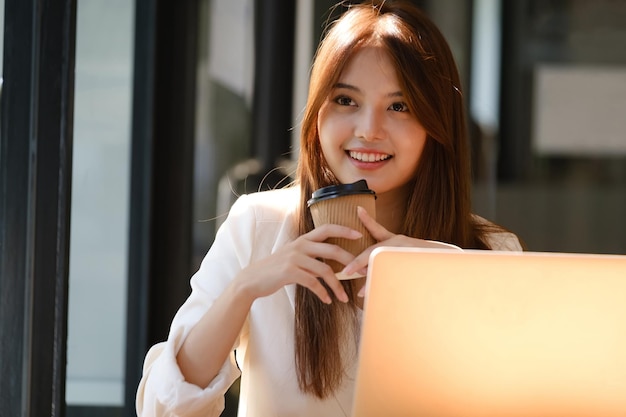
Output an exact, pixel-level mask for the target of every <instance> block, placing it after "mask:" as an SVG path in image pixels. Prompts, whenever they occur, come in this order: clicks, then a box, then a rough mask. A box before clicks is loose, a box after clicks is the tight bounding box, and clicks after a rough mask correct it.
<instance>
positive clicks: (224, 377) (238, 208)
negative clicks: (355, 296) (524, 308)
mask: <svg viewBox="0 0 626 417" xmlns="http://www.w3.org/2000/svg"><path fill="white" fill-rule="evenodd" d="M299 198H300V195H299V188H297V187H292V188H285V189H280V190H272V191H264V192H258V193H253V194H249V195H242V196H241V197H239V198H238V199H237V201H236V202H235V204H234V205H233V206H232V208H231V210H230V213H229V215H228V218H227V219H226V221H225V222H224V223H223V224H222V226H221V227H220V228H219V230H218V232H217V235H216V238H215V241H214V243H213V245H212V247H211V249H210V250H209V252H208V253H207V255H206V257H205V258H204V260H203V261H202V264H201V266H200V268H199V270H198V271H197V272H196V273H195V274H194V276H193V277H192V278H191V288H192V292H191V295H190V296H189V298H188V299H187V300H186V301H185V303H184V304H183V305H182V306H181V308H180V309H179V310H178V312H177V313H176V316H175V317H174V319H173V321H172V325H171V328H170V333H169V336H168V339H167V341H165V342H161V343H158V344H156V345H154V346H153V347H152V348H151V349H150V350H149V352H148V353H147V355H146V359H145V363H144V371H143V377H142V379H141V382H140V384H139V388H138V391H137V399H136V406H137V415H138V417H148V416H150V417H157V416H158V417H161V416H181V417H182V416H185V417H196V416H198V417H199V416H202V417H213V416H215V417H217V416H219V415H220V414H221V412H222V411H223V409H224V394H225V393H226V391H227V390H228V388H229V387H230V386H231V385H232V383H233V382H234V381H235V380H236V379H237V378H238V377H239V376H240V371H239V369H242V370H243V372H242V373H241V382H240V397H239V413H238V415H239V416H240V417H270V416H276V417H279V416H280V417H287V416H298V417H319V416H349V415H350V412H351V409H352V396H353V390H354V376H355V374H356V355H354V356H355V360H354V361H353V363H352V364H350V365H349V369H347V373H346V377H345V378H344V381H343V385H342V387H341V389H339V390H338V391H337V392H336V393H335V394H334V395H333V396H332V397H331V398H327V399H324V400H320V399H318V398H316V397H314V396H311V395H308V394H304V393H302V392H301V391H300V389H299V387H298V382H297V378H296V373H295V366H294V364H295V359H294V344H293V343H294V341H293V339H294V334H293V329H294V312H295V309H294V300H295V285H288V286H286V287H284V288H283V289H282V290H280V291H277V292H276V293H274V294H272V295H270V296H267V297H264V298H260V299H257V300H256V301H255V302H254V303H253V305H252V308H251V310H250V313H249V315H248V318H247V321H246V323H245V324H244V327H243V329H242V331H241V333H240V335H239V338H238V340H237V342H236V343H235V346H234V347H233V348H234V349H233V350H234V353H233V354H232V355H231V356H230V358H229V359H228V360H227V361H226V362H225V363H224V365H223V366H222V369H221V370H220V372H219V374H218V375H217V376H216V377H215V378H214V380H213V381H212V382H211V383H210V384H209V386H208V387H206V388H204V389H202V388H200V387H198V386H196V385H193V384H190V383H187V382H185V379H184V377H183V375H182V373H181V371H180V369H179V367H178V364H177V362H176V354H177V353H178V350H179V349H180V347H181V346H182V344H183V341H184V340H185V338H186V337H187V335H188V334H189V332H190V330H191V328H192V327H193V326H194V325H195V324H196V323H197V322H198V321H199V320H200V318H201V317H202V315H203V314H204V313H205V312H206V311H207V310H208V309H209V307H210V306H211V304H212V303H213V302H214V301H215V299H216V298H217V297H218V296H219V295H220V294H221V293H222V291H223V290H224V289H225V288H226V287H227V286H228V284H229V282H230V281H231V280H232V279H233V278H234V277H235V276H236V275H237V273H238V272H239V271H240V270H241V269H242V268H244V267H246V266H247V265H248V264H250V263H251V262H254V261H257V260H260V259H263V258H266V257H267V256H269V255H270V254H272V253H274V252H275V251H276V250H277V249H278V248H280V247H281V246H283V245H285V244H286V243H288V242H290V241H292V240H294V239H295V238H296V237H297V228H296V227H297V225H296V221H295V210H296V207H297V205H298V203H299V201H300V200H299ZM489 243H490V245H491V247H492V248H493V249H495V250H522V248H521V245H520V243H519V240H518V239H517V237H516V236H515V235H514V234H512V233H495V234H492V235H491V236H490V237H489ZM207 354H210V352H207Z"/></svg>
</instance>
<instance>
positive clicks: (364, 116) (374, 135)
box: [354, 108, 384, 140]
mask: <svg viewBox="0 0 626 417" xmlns="http://www.w3.org/2000/svg"><path fill="white" fill-rule="evenodd" d="M383 117H384V116H383V115H381V114H380V113H379V112H377V111H375V110H373V109H367V108H365V109H363V110H362V111H360V112H359V115H358V117H357V120H356V126H355V131H354V134H355V136H356V137H358V138H363V139H365V140H376V139H382V138H383V136H384V126H383V125H384V123H383Z"/></svg>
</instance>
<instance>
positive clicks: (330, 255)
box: [238, 224, 362, 304]
mask: <svg viewBox="0 0 626 417" xmlns="http://www.w3.org/2000/svg"><path fill="white" fill-rule="evenodd" d="M331 237H333V238H345V239H359V238H361V237H362V235H361V233H359V232H357V231H356V230H353V229H350V228H348V227H344V226H340V225H336V224H327V225H323V226H320V227H318V228H315V229H314V230H312V231H310V232H308V233H306V234H304V235H302V236H300V237H298V238H297V239H296V240H294V241H293V242H290V243H288V244H287V245H285V246H283V247H282V248H280V249H279V250H278V251H276V252H275V253H273V254H272V255H270V256H268V257H267V258H265V259H262V260H260V261H258V262H255V263H253V264H250V265H249V266H248V267H247V268H245V269H244V270H243V271H242V272H241V273H240V274H239V276H238V281H239V284H241V285H242V288H244V290H245V291H246V293H247V294H248V295H249V296H250V297H251V298H252V299H256V298H260V297H264V296H267V295H270V294H273V293H275V292H276V291H278V290H279V289H280V288H282V287H284V286H285V285H288V284H299V285H302V286H303V287H306V288H308V289H309V290H311V291H313V293H315V294H316V295H317V296H318V297H319V298H320V300H322V302H324V303H327V304H330V303H331V297H330V295H329V293H328V291H327V290H326V288H324V286H323V285H322V283H321V282H320V279H322V280H324V282H325V283H326V284H327V285H328V287H329V288H330V289H331V290H332V291H333V293H334V294H335V296H336V297H337V299H338V300H340V301H342V302H347V301H348V295H347V294H346V292H345V291H344V289H343V286H342V285H341V283H340V281H339V280H338V279H337V277H336V276H335V273H334V272H333V270H332V268H331V267H330V266H328V265H327V264H325V263H324V262H323V261H322V260H321V259H332V260H335V261H337V262H340V263H342V264H343V265H347V264H349V263H351V262H353V260H354V258H355V257H354V255H352V254H351V253H350V252H348V251H346V250H344V249H342V248H340V247H339V246H337V245H333V244H330V243H325V242H324V241H325V240H326V239H328V238H331Z"/></svg>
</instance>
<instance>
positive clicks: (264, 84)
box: [0, 0, 626, 417]
mask: <svg viewBox="0 0 626 417" xmlns="http://www.w3.org/2000/svg"><path fill="white" fill-rule="evenodd" d="M6 1H7V4H8V0H6ZM4 2H5V0H0V3H2V7H1V8H0V12H4V10H5V7H4ZM168 3H175V4H168ZM333 3H334V2H333V1H329V0H315V1H314V0H294V1H277V0H274V1H273V0H258V1H253V0H182V1H179V2H167V1H165V0H136V1H132V0H78V1H77V3H76V4H77V9H76V10H77V12H76V35H75V42H76V56H75V87H74V89H75V91H74V118H73V129H74V139H73V151H72V152H73V158H72V170H71V172H72V182H71V223H70V230H69V245H70V246H69V250H70V254H69V301H68V310H67V311H68V316H67V325H68V338H67V370H66V372H67V375H66V392H65V398H66V401H67V405H68V406H67V409H66V410H65V414H66V416H67V417H76V416H90V417H94V416H96V417H97V416H107V417H109V416H111V417H113V416H132V415H134V393H135V390H136V387H137V383H138V381H139V378H140V373H141V365H142V361H143V357H144V355H145V352H146V351H147V349H148V347H149V346H151V345H152V344H153V343H155V342H157V341H161V340H164V339H165V338H166V337H167V332H168V327H169V323H170V321H171V319H172V317H173V314H174V313H175V311H176V309H177V308H178V307H179V306H180V304H181V303H182V302H183V301H184V299H185V298H186V296H187V295H188V293H189V285H188V281H189V278H190V277H191V275H192V274H193V272H194V271H195V270H196V269H197V267H198V265H199V262H200V260H201V259H202V257H203V256H204V254H205V253H206V251H207V250H208V248H209V246H210V245H211V243H212V240H213V236H214V233H215V231H216V228H217V227H218V226H219V224H220V222H221V220H223V218H224V216H225V214H226V213H227V211H228V208H229V207H230V204H231V203H232V202H233V201H234V199H235V198H236V196H237V195H239V194H241V193H244V192H254V191H257V190H259V189H267V188H270V187H275V186H280V185H282V184H281V182H280V181H281V180H282V179H283V178H284V177H285V176H286V175H288V174H289V173H290V172H292V170H293V158H294V157H295V156H296V155H297V138H298V133H299V117H300V113H301V111H302V110H303V108H304V104H305V100H306V94H307V79H308V70H309V67H310V64H311V58H312V54H313V51H314V50H315V47H316V45H317V42H318V41H319V39H320V35H321V32H322V28H323V26H324V23H325V22H327V21H328V20H332V19H333V17H334V16H335V15H333V14H332V13H329V8H330V7H331V6H332V4H333ZM415 3H416V4H418V5H419V6H421V7H423V8H424V10H425V11H426V12H427V13H428V14H429V15H430V16H431V17H432V18H433V20H434V21H435V22H436V23H437V24H438V25H439V27H440V28H441V30H442V31H443V33H444V34H445V36H446V38H447V39H448V41H449V43H450V45H451V47H452V49H453V52H454V54H455V56H456V59H457V63H458V66H459V70H460V72H461V75H462V80H463V87H464V88H463V90H464V96H465V98H466V101H467V107H468V114H469V115H470V116H471V120H470V126H471V132H472V135H471V136H472V138H471V140H472V149H473V160H474V210H475V212H476V213H478V214H480V215H482V216H484V217H487V218H489V219H491V220H493V221H495V222H497V223H499V224H502V225H503V226H505V227H507V228H509V229H511V230H512V231H514V232H515V233H517V234H518V235H519V236H520V237H521V238H522V239H523V240H524V241H525V243H526V244H527V246H528V249H529V250H532V251H548V252H579V253H585V252H587V253H605V254H626V216H625V213H626V117H624V114H625V113H626V0H594V1H588V0H516V1H504V0H421V1H418V0H415ZM6 15H7V16H8V15H9V14H8V13H7V14H6ZM0 21H1V22H0V23H6V24H9V23H11V22H5V15H0ZM3 32H4V31H2V32H0V34H1V33H3ZM5 41H6V40H5V39H4V38H3V41H2V42H0V45H5V47H6V45H7V44H6V43H5ZM0 56H1V55H0ZM4 56H6V51H5V54H4ZM5 59H6V58H5ZM5 64H6V63H5ZM5 82H6V80H5ZM283 184H284V183H283ZM2 320H6V317H2ZM231 391H232V392H231V393H230V394H229V395H228V398H227V410H226V411H225V413H224V415H225V416H230V415H236V397H237V387H236V386H235V387H233V389H232V390H231ZM0 414H1V413H0ZM2 415H4V414H2Z"/></svg>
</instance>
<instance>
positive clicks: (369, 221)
mask: <svg viewBox="0 0 626 417" xmlns="http://www.w3.org/2000/svg"><path fill="white" fill-rule="evenodd" d="M357 213H358V216H359V219H360V220H361V222H363V225H364V226H365V228H366V229H367V230H368V231H369V232H370V234H371V235H372V237H373V238H374V239H375V240H376V241H377V242H378V243H376V244H374V245H372V246H370V247H369V248H367V249H365V250H364V251H363V252H362V253H361V254H359V255H358V256H357V257H356V258H354V260H353V261H352V262H350V263H349V264H346V267H345V268H344V269H343V271H342V272H343V273H344V274H346V275H352V274H354V273H356V272H359V273H360V274H362V275H366V273H367V264H368V262H369V257H370V255H371V253H372V251H373V250H374V249H376V248H377V247H380V246H397V247H424V246H427V245H428V243H427V241H425V240H423V239H416V238H412V237H408V236H405V235H396V234H394V233H391V232H390V231H389V230H387V229H385V228H384V227H383V226H382V225H381V224H380V223H378V222H376V220H374V218H372V216H370V215H369V214H368V213H367V211H366V210H365V209H364V208H363V207H358V209H357ZM363 288H365V287H363ZM358 295H359V296H363V289H362V290H361V291H360V292H359V294H358Z"/></svg>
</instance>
